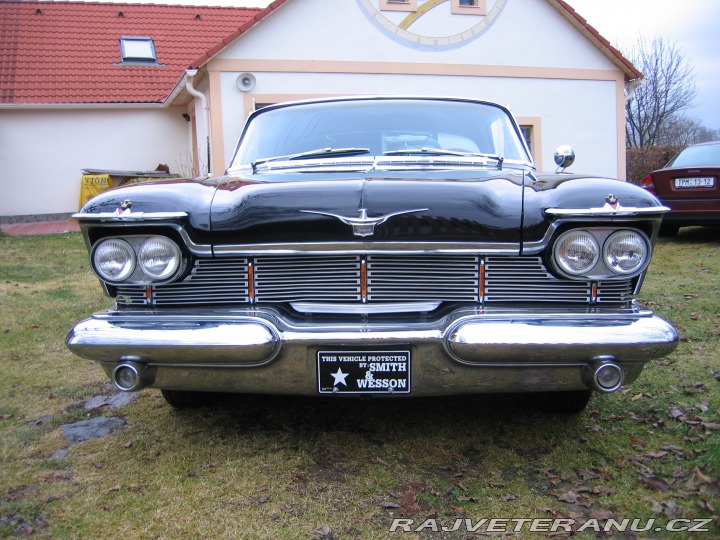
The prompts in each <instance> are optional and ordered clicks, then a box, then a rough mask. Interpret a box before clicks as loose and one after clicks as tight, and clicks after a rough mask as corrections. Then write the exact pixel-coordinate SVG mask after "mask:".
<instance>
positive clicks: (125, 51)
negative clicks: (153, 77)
mask: <svg viewBox="0 0 720 540" xmlns="http://www.w3.org/2000/svg"><path fill="white" fill-rule="evenodd" d="M120 54H121V57H122V61H123V63H128V64H130V63H133V64H138V63H140V64H156V63H157V55H156V53H155V44H154V43H153V40H152V38H149V37H121V38H120Z"/></svg>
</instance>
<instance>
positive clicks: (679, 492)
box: [0, 228, 720, 540]
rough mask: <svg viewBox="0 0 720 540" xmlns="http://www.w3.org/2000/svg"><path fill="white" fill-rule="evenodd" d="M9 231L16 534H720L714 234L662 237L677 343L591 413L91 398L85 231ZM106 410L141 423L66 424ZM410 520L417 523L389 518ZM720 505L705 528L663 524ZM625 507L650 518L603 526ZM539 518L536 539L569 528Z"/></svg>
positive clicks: (9, 479) (719, 355) (8, 468)
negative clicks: (121, 402)
mask: <svg viewBox="0 0 720 540" xmlns="http://www.w3.org/2000/svg"><path fill="white" fill-rule="evenodd" d="M0 247H1V248H2V253H3V256H2V258H0V452H1V459H2V462H1V463H0V538H5V537H8V538H9V537H28V536H29V537H32V538H52V539H61V538H73V539H75V538H83V539H84V538H87V539H98V538H103V539H113V538H124V539H134V538H163V539H172V540H176V539H198V538H207V539H226V538H243V539H244V538H247V539H263V538H267V539H277V538H280V539H282V538H305V539H313V538H315V539H331V538H335V539H341V538H342V539H346V538H358V539H376V538H397V539H403V538H450V539H462V538H472V537H474V536H475V535H478V534H480V533H472V532H470V531H469V530H468V527H467V526H468V525H470V526H471V527H472V526H475V525H477V524H479V523H480V520H482V519H491V518H502V519H506V520H513V519H516V520H517V519H523V518H543V519H549V520H553V519H563V520H574V522H575V523H576V524H585V525H586V527H585V531H584V532H579V533H577V537H579V538H595V537H614V538H677V539H678V540H679V539H681V538H683V539H684V538H717V535H718V523H717V521H718V518H717V517H716V516H718V515H719V514H720V508H718V507H719V506H720V502H718V501H720V494H719V486H718V480H720V414H718V413H719V411H720V344H719V340H718V332H719V329H718V325H719V324H720V307H719V305H718V304H719V302H718V298H719V297H720V242H719V241H718V240H717V231H712V230H705V229H700V228H692V229H683V230H682V231H681V234H680V235H679V236H678V237H676V238H673V239H664V240H662V241H661V242H660V244H659V245H658V247H657V249H656V253H655V259H654V261H653V263H652V266H651V268H650V271H649V273H648V277H647V279H646V281H645V284H644V286H643V290H642V294H641V298H640V299H641V301H642V302H643V303H645V304H647V305H649V306H650V307H651V308H652V309H654V310H656V311H657V312H658V313H659V314H660V315H661V316H663V317H665V318H667V319H669V320H670V321H672V322H673V323H674V324H675V325H676V327H677V328H678V330H679V333H680V335H681V343H680V345H679V347H678V349H677V351H676V352H675V353H674V354H672V355H671V356H669V357H668V358H665V359H662V360H660V361H656V362H654V363H652V364H651V365H649V366H648V367H647V368H646V369H645V371H644V372H643V374H642V375H641V377H640V379H639V380H638V381H637V382H636V383H635V384H633V385H632V386H629V387H627V388H624V389H623V390H621V391H620V392H618V393H616V394H613V395H607V396H594V397H593V399H592V400H591V402H590V406H589V407H588V409H587V410H586V411H585V412H584V413H582V414H580V415H577V416H557V415H551V414H544V413H540V412H538V411H536V410H533V409H532V408H530V407H528V406H527V404H526V402H524V401H523V399H522V398H521V397H517V396H477V397H462V398H442V399H440V398H438V399H418V400H378V401H355V400H343V401H334V402H332V403H331V402H330V400H329V399H320V398H318V399H307V398H303V399H300V398H276V397H268V396H257V397H238V398H234V399H229V400H228V401H227V402H226V403H224V404H221V405H219V406H216V407H211V408H200V409H197V410H182V411H177V410H174V409H172V408H171V407H169V406H168V405H166V404H165V402H164V401H163V399H162V397H161V396H160V393H159V392H158V391H156V390H152V389H151V390H147V391H144V392H141V393H140V394H139V396H138V397H137V399H135V400H134V401H132V402H131V403H130V404H129V405H126V406H124V407H122V408H119V409H107V408H105V409H100V410H95V411H86V410H85V409H84V407H83V405H84V403H85V402H86V401H87V400H88V399H89V398H91V397H93V396H97V395H99V394H103V393H105V394H107V393H109V392H110V389H109V388H108V386H107V380H106V377H105V375H104V374H103V373H102V371H101V370H100V368H99V367H97V366H96V365H95V364H94V363H92V362H88V361H85V360H82V359H80V358H77V357H74V356H73V355H72V354H70V353H69V352H68V351H67V349H66V348H65V344H64V338H65V334H66V333H67V331H68V330H69V329H70V327H71V326H72V325H73V324H74V323H75V322H77V321H78V320H80V319H82V318H85V317H87V316H88V315H89V314H90V313H92V312H93V311H96V310H98V309H100V308H102V307H105V306H108V305H110V301H109V300H108V299H107V298H105V297H104V296H103V294H102V291H101V288H100V286H99V284H98V282H97V280H96V279H95V278H94V276H93V274H92V272H91V270H90V269H89V264H88V262H87V255H86V251H85V246H84V244H83V241H82V238H81V236H80V235H79V234H68V235H58V236H40V237H18V238H15V237H8V236H0ZM98 415H105V416H115V417H120V418H122V419H123V420H125V421H126V425H125V427H124V428H123V429H121V430H119V431H116V432H114V433H113V434H111V435H108V436H106V437H103V438H99V439H94V440H90V441H86V442H82V443H79V444H76V445H73V446H69V445H68V444H67V442H66V441H65V438H64V436H63V430H62V428H61V426H62V425H65V424H69V423H72V422H75V421H78V420H84V419H88V418H90V417H95V416H98ZM395 518H401V519H404V520H413V521H412V522H410V521H404V522H396V529H397V530H396V532H390V529H391V526H392V524H393V519H395ZM713 518H714V521H715V522H714V523H713V522H711V523H710V524H708V525H706V526H705V527H704V528H708V529H709V532H704V533H703V532H700V533H689V532H668V531H664V530H662V531H656V530H655V528H660V529H664V528H665V527H666V526H667V525H670V527H671V528H676V529H677V528H681V527H683V526H693V525H694V524H696V523H697V522H694V521H683V520H699V519H706V520H707V519H713ZM428 519H429V520H430V521H426V520H428ZM458 519H462V520H466V519H467V520H469V521H468V522H465V521H463V522H460V523H461V526H460V527H459V529H458V530H456V531H450V530H446V531H443V530H442V527H445V528H446V529H452V528H453V525H454V524H455V523H456V520H458ZM610 519H615V520H618V521H619V522H622V520H623V519H629V520H631V521H632V520H633V519H635V520H638V521H637V527H639V528H648V530H647V531H645V532H637V533H630V532H617V531H614V532H612V533H605V534H603V533H597V532H596V530H595V529H596V528H597V527H600V528H602V527H604V526H605V525H606V524H608V520H610ZM588 520H590V521H588ZM593 520H595V521H593ZM650 520H654V521H650ZM398 523H403V524H409V523H412V526H410V525H408V526H409V527H411V529H413V530H414V529H417V528H421V529H422V530H421V531H420V532H417V533H416V532H402V527H398V526H397V524H398ZM510 523H511V525H510V526H509V529H508V530H512V527H513V526H514V524H515V523H517V522H510ZM551 523H557V522H551ZM561 523H569V522H561ZM423 524H425V525H424V526H423ZM648 524H650V525H651V526H649V525H648ZM433 528H439V529H440V530H437V531H434V530H433ZM528 528H529V526H526V527H525V528H524V529H523V532H522V534H521V537H522V538H557V537H560V538H563V537H567V536H568V535H570V533H569V532H566V531H564V530H563V528H559V530H557V531H555V532H551V531H549V530H547V527H545V528H544V529H543V528H542V527H540V529H541V530H539V531H537V532H531V531H529V530H528ZM482 534H483V535H484V536H500V535H501V533H497V532H492V531H488V532H484V533H482Z"/></svg>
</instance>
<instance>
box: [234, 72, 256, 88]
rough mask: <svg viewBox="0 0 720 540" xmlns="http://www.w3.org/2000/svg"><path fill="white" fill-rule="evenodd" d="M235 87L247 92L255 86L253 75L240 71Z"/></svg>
mask: <svg viewBox="0 0 720 540" xmlns="http://www.w3.org/2000/svg"><path fill="white" fill-rule="evenodd" d="M237 87H238V90H240V91H241V92H249V91H250V90H252V89H253V88H255V75H253V74H252V73H241V74H240V75H238V78H237Z"/></svg>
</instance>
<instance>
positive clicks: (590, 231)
mask: <svg viewBox="0 0 720 540" xmlns="http://www.w3.org/2000/svg"><path fill="white" fill-rule="evenodd" d="M573 236H580V237H582V238H585V239H587V241H588V243H592V241H591V240H589V238H590V237H592V238H594V240H595V245H597V246H598V247H599V256H598V257H597V259H596V260H595V261H594V264H593V265H592V266H590V265H589V264H588V265H586V266H585V267H583V268H581V269H580V270H579V271H574V269H573V268H572V267H569V266H568V264H567V263H566V262H565V261H564V260H563V259H562V255H561V253H562V249H563V245H564V244H563V242H566V241H568V239H571V238H572V237H573ZM623 237H625V238H626V239H627V238H628V237H629V238H631V239H632V240H633V241H634V244H635V247H636V248H637V249H636V251H637V253H639V256H638V257H637V260H636V262H635V263H634V264H632V265H630V266H628V267H626V268H623V266H622V265H621V264H618V263H617V261H614V260H613V258H617V254H613V248H614V245H615V244H616V243H617V242H621V241H622V239H623ZM651 258H652V244H651V242H650V239H649V238H648V236H647V235H646V234H645V233H644V232H642V231H640V230H639V229H633V228H630V227H623V228H617V227H578V228H574V229H569V230H566V231H564V232H563V233H562V234H560V235H559V236H558V237H557V238H556V240H555V242H554V244H553V247H552V256H551V263H552V267H553V269H554V270H555V271H556V272H557V273H558V274H559V275H560V276H562V277H565V278H569V279H574V280H578V279H582V280H594V281H608V280H618V279H628V278H633V277H635V276H638V275H640V274H642V273H643V272H644V271H645V270H646V269H647V267H648V265H649V264H650V259H651Z"/></svg>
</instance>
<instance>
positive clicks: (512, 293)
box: [484, 257, 592, 303]
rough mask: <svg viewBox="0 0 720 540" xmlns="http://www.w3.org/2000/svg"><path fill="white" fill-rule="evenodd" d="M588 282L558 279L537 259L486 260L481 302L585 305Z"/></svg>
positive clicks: (588, 290) (590, 292)
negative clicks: (483, 296) (483, 292)
mask: <svg viewBox="0 0 720 540" xmlns="http://www.w3.org/2000/svg"><path fill="white" fill-rule="evenodd" d="M591 295H592V283H591V282H589V281H569V280H560V279H557V278H555V277H554V276H553V275H552V274H550V273H549V272H548V271H547V269H546V268H545V265H544V264H543V262H542V259H541V258H540V257H487V258H486V259H485V298H484V300H485V302H569V303H589V302H590V299H591Z"/></svg>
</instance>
